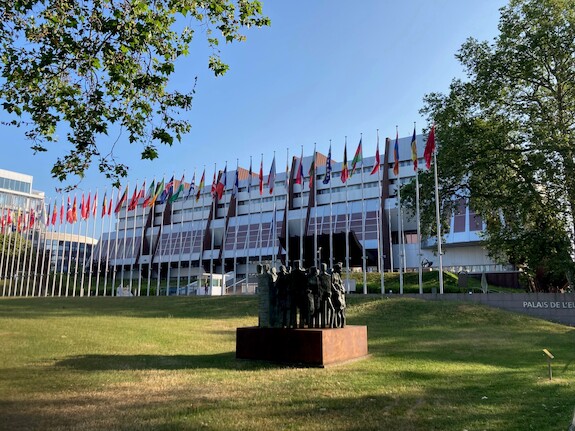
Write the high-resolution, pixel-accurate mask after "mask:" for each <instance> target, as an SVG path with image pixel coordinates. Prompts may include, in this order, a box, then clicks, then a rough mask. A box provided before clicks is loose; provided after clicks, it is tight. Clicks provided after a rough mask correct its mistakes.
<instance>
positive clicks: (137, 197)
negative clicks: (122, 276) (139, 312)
mask: <svg viewBox="0 0 575 431" xmlns="http://www.w3.org/2000/svg"><path fill="white" fill-rule="evenodd" d="M145 185H146V180H144V182H143V184H142V187H145ZM137 186H138V181H137V180H136V188H135V189H134V195H133V196H132V197H133V198H135V201H134V202H130V204H131V205H129V207H130V211H134V221H133V222H132V244H131V247H130V271H129V275H128V277H129V282H128V286H129V288H130V292H132V284H133V280H134V266H135V265H136V253H135V251H136V230H137V229H136V228H137V223H138V201H139V200H140V192H139V191H138V187H137ZM132 294H134V296H140V294H139V290H138V291H136V292H132Z"/></svg>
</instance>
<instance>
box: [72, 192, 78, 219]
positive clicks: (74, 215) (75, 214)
mask: <svg viewBox="0 0 575 431" xmlns="http://www.w3.org/2000/svg"><path fill="white" fill-rule="evenodd" d="M72 219H73V220H74V223H75V222H77V221H78V208H77V205H76V196H74V204H73V205H72Z"/></svg>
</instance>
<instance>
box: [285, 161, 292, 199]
mask: <svg viewBox="0 0 575 431" xmlns="http://www.w3.org/2000/svg"><path fill="white" fill-rule="evenodd" d="M290 179H291V178H290V172H289V160H286V193H287V191H288V190H289V182H290Z"/></svg>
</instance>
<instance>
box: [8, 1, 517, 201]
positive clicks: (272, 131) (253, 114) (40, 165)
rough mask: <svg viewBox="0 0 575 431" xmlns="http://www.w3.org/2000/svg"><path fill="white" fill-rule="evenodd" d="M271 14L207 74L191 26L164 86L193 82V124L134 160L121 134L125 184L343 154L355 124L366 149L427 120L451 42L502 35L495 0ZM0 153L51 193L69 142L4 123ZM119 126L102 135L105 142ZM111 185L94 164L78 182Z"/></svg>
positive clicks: (354, 5)
mask: <svg viewBox="0 0 575 431" xmlns="http://www.w3.org/2000/svg"><path fill="white" fill-rule="evenodd" d="M262 1H263V9H264V14H266V15H267V16H269V17H270V19H271V26H270V27H265V28H252V29H249V30H247V31H246V32H245V34H246V36H247V40H246V41H245V42H242V43H233V44H227V45H224V46H222V47H221V56H222V59H223V61H224V62H226V63H227V64H229V66H230V70H229V71H228V73H226V74H225V75H224V76H220V77H217V78H216V77H214V76H213V73H212V72H211V71H209V70H208V67H207V64H208V56H209V53H210V51H209V50H207V47H206V44H205V43H202V40H201V34H199V33H197V35H196V40H195V41H194V43H193V46H192V50H191V56H190V57H189V58H187V59H185V60H183V61H179V62H178V64H177V68H176V74H175V76H174V79H173V81H172V82H171V83H170V87H171V88H173V89H176V88H177V89H179V90H182V91H188V90H190V89H191V88H192V87H193V85H194V82H195V78H196V77H197V83H196V87H195V90H196V94H195V97H194V101H193V107H192V109H191V110H190V111H189V112H187V113H186V114H185V115H186V117H187V118H188V120H189V121H190V122H191V124H192V130H191V132H190V133H189V134H187V135H186V136H184V138H183V140H182V142H180V143H178V142H176V143H174V145H173V146H171V147H165V146H161V147H160V148H159V153H160V157H159V158H158V159H156V160H154V161H148V160H141V159H140V152H141V150H142V147H141V145H140V144H138V143H135V144H128V142H127V140H126V139H124V138H123V137H120V139H119V141H118V142H117V144H116V146H115V151H116V152H117V155H118V157H119V161H120V162H121V163H125V164H127V165H128V166H129V168H130V171H129V177H128V179H127V180H126V181H129V182H130V186H132V185H133V184H135V183H139V184H141V182H142V181H144V180H146V181H147V182H148V184H149V183H150V182H151V180H152V179H153V178H160V177H166V179H169V178H170V177H171V176H174V177H175V178H176V179H179V178H180V177H181V176H182V175H185V179H186V180H187V181H189V180H191V178H192V176H193V174H194V172H196V182H199V176H200V175H201V173H202V170H203V169H204V167H205V169H206V180H207V181H206V182H207V183H210V182H211V177H212V175H213V171H214V164H216V166H217V167H218V169H223V168H224V165H225V163H226V162H227V163H228V171H229V170H232V169H235V166H236V163H239V166H241V167H244V168H246V169H247V168H248V167H249V164H250V156H251V157H253V160H254V162H253V164H254V170H256V168H255V167H256V166H258V164H259V163H260V158H261V157H262V154H263V158H264V172H267V171H268V170H269V166H270V165H271V161H272V158H273V157H274V152H275V155H276V157H277V161H276V162H277V165H278V166H285V161H286V157H287V152H288V151H289V155H290V156H292V155H299V154H300V152H301V151H302V146H303V151H304V155H311V154H312V153H313V147H314V144H315V145H316V146H317V150H318V151H320V152H323V153H324V154H327V152H328V148H329V146H330V142H331V145H332V156H333V158H334V160H336V161H341V160H342V158H343V147H344V143H345V140H346V137H347V142H348V147H349V148H350V149H348V155H349V154H350V153H351V154H353V151H354V149H355V147H356V146H357V143H358V141H359V139H360V136H362V139H363V152H364V157H367V156H371V155H373V154H374V153H375V146H376V136H377V131H378V130H379V136H380V141H381V142H384V138H385V137H395V131H396V126H397V128H398V131H399V136H400V137H405V136H411V134H412V133H413V128H414V123H415V126H416V130H417V133H421V129H422V128H424V127H426V126H427V124H426V119H425V118H423V117H422V116H421V115H420V113H419V111H420V109H421V108H422V107H423V98H424V96H425V94H428V93H431V92H447V91H448V88H449V84H450V82H451V81H452V79H453V78H465V74H464V71H463V69H462V67H461V65H460V64H459V63H458V62H457V60H456V59H455V54H456V53H457V51H458V49H459V48H460V46H461V44H462V43H463V42H464V41H465V40H466V39H467V38H469V37H474V38H476V39H478V40H488V41H492V40H493V38H494V37H496V35H497V24H498V21H499V9H500V8H501V7H502V6H504V5H505V4H506V2H505V1H502V0H484V1H481V2H478V1H475V0H403V1H401V2H398V1H383V0H359V1H357V2H350V1H343V0H262ZM0 128H1V130H2V146H3V149H4V151H3V154H4V157H3V158H2V163H0V168H2V169H7V170H11V171H16V172H21V173H25V174H29V175H33V177H34V183H33V188H34V189H35V190H39V191H44V192H45V193H46V197H47V198H49V197H53V196H55V195H56V192H55V190H56V188H61V187H63V186H65V185H70V184H75V183H76V182H77V179H75V178H71V179H70V181H69V182H67V183H60V182H59V181H58V180H56V179H54V178H52V177H51V173H50V169H51V168H52V166H53V164H54V163H55V161H56V159H57V157H58V156H59V155H61V153H62V150H63V149H64V148H66V146H67V145H68V144H67V143H66V142H65V141H61V142H59V143H58V144H56V145H55V146H54V147H50V148H49V151H48V152H46V153H42V154H36V155H34V154H33V151H32V150H31V149H30V145H31V143H30V142H29V141H27V140H26V139H25V136H24V130H22V129H17V128H12V127H9V126H0ZM116 138H117V137H116V136H110V137H108V138H102V139H100V140H99V141H98V145H100V146H101V147H102V149H106V148H108V147H109V145H110V143H111V142H112V141H115V140H116ZM109 187H110V182H109V180H107V179H106V178H105V177H104V176H103V175H102V174H100V173H99V172H98V170H97V168H95V167H94V168H91V169H90V170H88V172H87V173H86V177H85V178H84V179H83V180H82V181H81V182H80V183H79V185H78V190H81V191H94V190H96V189H98V190H104V189H107V188H109Z"/></svg>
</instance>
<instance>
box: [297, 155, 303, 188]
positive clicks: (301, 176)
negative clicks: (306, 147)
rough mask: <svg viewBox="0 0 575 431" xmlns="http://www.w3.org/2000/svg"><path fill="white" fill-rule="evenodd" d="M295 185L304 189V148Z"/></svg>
mask: <svg viewBox="0 0 575 431" xmlns="http://www.w3.org/2000/svg"><path fill="white" fill-rule="evenodd" d="M295 183H296V184H301V185H302V187H303V148H302V150H301V157H300V158H299V166H298V168H297V174H296V176H295Z"/></svg>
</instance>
